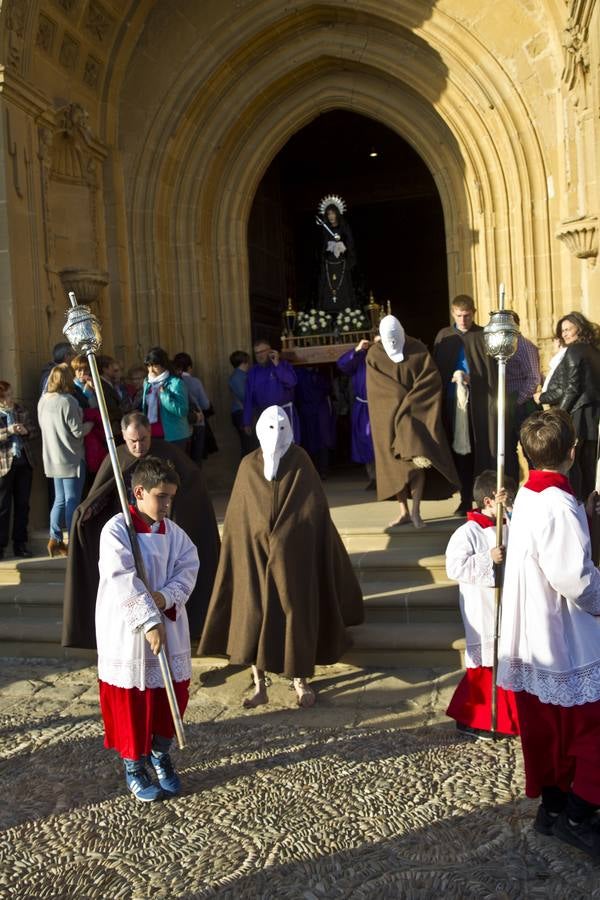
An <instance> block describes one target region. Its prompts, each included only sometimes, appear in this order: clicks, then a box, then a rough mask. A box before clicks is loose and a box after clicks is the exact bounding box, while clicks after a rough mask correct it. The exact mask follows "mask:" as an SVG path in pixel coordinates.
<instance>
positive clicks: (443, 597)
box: [362, 581, 461, 623]
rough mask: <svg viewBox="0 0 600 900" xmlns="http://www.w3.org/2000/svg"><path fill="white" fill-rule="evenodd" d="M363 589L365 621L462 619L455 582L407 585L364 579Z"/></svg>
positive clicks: (444, 620) (443, 620) (439, 620)
mask: <svg viewBox="0 0 600 900" xmlns="http://www.w3.org/2000/svg"><path fill="white" fill-rule="evenodd" d="M362 591H363V599H364V605H365V619H366V621H367V622H452V623H457V622H460V621H461V618H460V609H459V604H458V585H457V584H456V583H455V582H451V581H448V582H440V583H434V584H425V585H412V586H409V587H398V585H397V584H394V583H390V582H387V581H381V582H379V581H378V582H365V583H363V584H362Z"/></svg>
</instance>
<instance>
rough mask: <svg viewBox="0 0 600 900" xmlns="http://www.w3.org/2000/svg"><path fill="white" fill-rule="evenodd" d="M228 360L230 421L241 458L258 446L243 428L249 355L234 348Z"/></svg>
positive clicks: (254, 437) (254, 439)
mask: <svg viewBox="0 0 600 900" xmlns="http://www.w3.org/2000/svg"><path fill="white" fill-rule="evenodd" d="M229 362H230V363H231V365H232V366H233V372H232V373H231V375H230V376H229V381H228V385H229V393H230V394H231V421H232V424H233V427H234V428H235V430H236V431H237V433H238V437H239V439H240V451H241V455H242V458H243V457H244V456H247V455H248V453H252V451H253V450H256V448H257V447H258V441H257V439H256V436H255V435H253V434H248V433H247V431H246V429H245V428H244V403H245V400H246V380H247V378H248V370H249V368H250V356H249V354H248V353H246V351H245V350H234V351H233V353H232V354H231V355H230V357H229Z"/></svg>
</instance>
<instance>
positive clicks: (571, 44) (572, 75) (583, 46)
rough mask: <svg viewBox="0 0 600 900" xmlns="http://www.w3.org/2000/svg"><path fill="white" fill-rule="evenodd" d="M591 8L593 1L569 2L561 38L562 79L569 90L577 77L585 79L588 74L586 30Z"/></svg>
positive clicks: (576, 0)
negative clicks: (563, 51) (563, 59)
mask: <svg viewBox="0 0 600 900" xmlns="http://www.w3.org/2000/svg"><path fill="white" fill-rule="evenodd" d="M593 6H594V0H571V2H570V5H569V16H568V18H567V24H566V26H565V30H564V32H563V37H562V45H563V47H564V50H565V66H564V69H563V73H562V78H563V81H564V82H565V84H566V85H567V87H568V88H569V90H571V89H572V88H573V87H574V86H575V83H576V81H577V77H578V76H579V75H582V76H583V78H585V77H586V76H587V73H588V72H589V68H590V55H589V46H588V30H589V25H590V20H591V16H592V10H593Z"/></svg>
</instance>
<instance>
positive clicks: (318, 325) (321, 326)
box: [296, 309, 331, 337]
mask: <svg viewBox="0 0 600 900" xmlns="http://www.w3.org/2000/svg"><path fill="white" fill-rule="evenodd" d="M329 331H331V315H330V314H329V313H326V312H323V310H322V309H308V310H306V311H305V312H299V313H298V319H297V321H296V334H299V335H300V336H301V337H307V336H309V335H311V334H326V333H327V332H329Z"/></svg>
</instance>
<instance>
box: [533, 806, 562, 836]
mask: <svg viewBox="0 0 600 900" xmlns="http://www.w3.org/2000/svg"><path fill="white" fill-rule="evenodd" d="M557 819H558V813H550V812H548V810H547V809H546V807H545V806H544V804H543V803H540V805H539V806H538V811H537V815H536V817H535V822H534V823H533V827H534V828H535V830H536V831H537V832H538V834H545V835H546V837H550V836H551V835H553V834H554V825H555V823H556V820H557Z"/></svg>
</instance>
